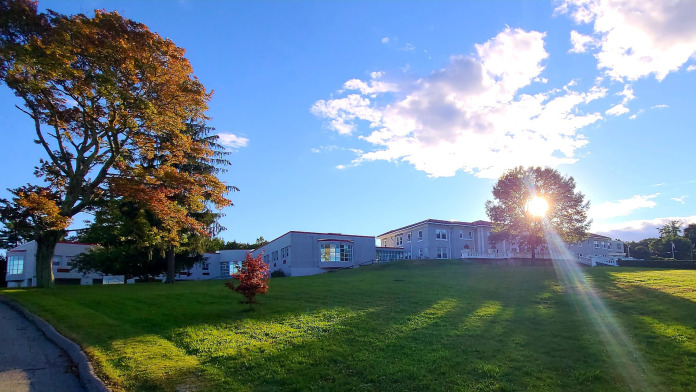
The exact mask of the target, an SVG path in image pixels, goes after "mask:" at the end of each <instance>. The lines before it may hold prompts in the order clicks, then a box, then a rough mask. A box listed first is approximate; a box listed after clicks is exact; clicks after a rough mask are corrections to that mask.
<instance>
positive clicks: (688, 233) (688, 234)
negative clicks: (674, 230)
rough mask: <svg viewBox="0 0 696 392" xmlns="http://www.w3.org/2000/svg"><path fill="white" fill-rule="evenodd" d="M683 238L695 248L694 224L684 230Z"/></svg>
mask: <svg viewBox="0 0 696 392" xmlns="http://www.w3.org/2000/svg"><path fill="white" fill-rule="evenodd" d="M684 237H685V238H687V239H688V240H689V241H691V244H693V246H694V247H696V223H692V224H690V225H688V226H686V228H685V229H684Z"/></svg>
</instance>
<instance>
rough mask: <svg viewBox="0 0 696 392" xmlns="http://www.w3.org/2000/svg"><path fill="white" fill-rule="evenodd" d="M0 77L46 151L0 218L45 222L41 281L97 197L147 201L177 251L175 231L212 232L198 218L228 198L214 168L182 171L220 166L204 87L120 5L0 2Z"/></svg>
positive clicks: (175, 52) (179, 53)
mask: <svg viewBox="0 0 696 392" xmlns="http://www.w3.org/2000/svg"><path fill="white" fill-rule="evenodd" d="M0 84H4V85H6V86H7V87H8V88H9V89H10V90H12V92H14V94H15V95H16V97H17V98H18V100H19V101H20V102H21V103H22V105H17V107H18V109H19V110H21V111H22V112H24V113H25V114H26V115H27V116H28V117H29V118H30V119H31V127H30V129H28V131H30V132H27V133H26V136H25V137H33V138H34V140H35V142H36V143H37V144H38V145H39V146H40V147H42V148H43V150H44V152H45V158H44V159H42V160H41V161H40V162H39V165H38V166H37V167H36V172H35V173H36V176H37V177H38V178H39V181H40V182H41V185H40V186H39V185H29V186H26V187H22V188H18V189H15V190H12V193H13V195H14V196H15V197H14V198H13V200H12V201H7V202H6V203H4V204H5V205H6V207H7V208H6V209H7V210H8V211H7V213H6V214H5V215H7V216H9V215H18V214H20V215H21V214H29V215H30V216H31V217H32V219H33V221H40V223H41V224H42V225H43V226H41V227H38V226H37V227H33V228H32V229H33V232H34V233H35V235H34V238H33V239H35V240H36V241H37V244H38V246H39V248H40V249H39V251H38V253H37V282H38V285H39V286H40V287H49V286H51V285H53V275H52V269H51V257H52V255H53V251H54V248H55V245H56V243H57V242H58V241H59V240H60V238H61V237H62V236H64V235H65V229H66V228H67V226H68V225H69V224H70V223H71V221H72V219H73V217H74V216H75V215H76V214H78V213H80V212H83V211H85V210H89V209H90V208H93V207H94V205H95V202H97V201H98V200H100V199H104V198H125V199H130V200H133V201H136V202H140V203H143V204H145V206H146V207H147V208H148V209H149V210H150V211H152V212H153V213H154V214H155V215H156V216H157V218H158V219H160V220H161V221H162V225H161V227H162V228H163V231H162V242H163V243H166V244H167V246H168V247H169V248H170V249H171V250H172V254H173V249H174V248H175V247H179V246H180V245H181V241H180V238H181V235H182V232H188V231H192V232H195V233H197V234H199V235H204V236H206V235H210V234H211V233H210V232H209V230H207V229H208V228H207V227H206V226H205V225H204V224H202V223H201V222H200V220H198V219H196V215H197V214H201V213H204V212H206V210H207V209H208V206H213V207H215V208H218V209H220V208H224V207H226V206H228V205H230V204H231V202H230V200H228V199H227V198H226V197H225V196H224V195H225V193H227V192H228V191H229V190H230V189H229V187H227V186H226V185H225V184H224V183H223V182H222V181H221V180H220V179H219V178H218V177H217V176H216V173H215V172H214V171H209V170H203V171H200V170H189V168H190V166H191V165H192V164H203V165H210V166H214V164H215V160H216V157H215V154H216V153H215V149H214V148H213V146H214V145H213V144H211V143H210V139H206V138H201V137H197V135H200V132H197V131H196V130H197V129H201V127H203V128H204V127H205V122H206V121H207V120H208V118H207V117H206V115H205V111H206V110H207V109H208V101H209V100H210V97H211V94H210V93H209V92H207V91H206V89H205V87H204V86H203V85H202V84H201V83H200V82H199V81H198V79H197V78H196V76H195V75H194V74H193V69H192V68H191V65H190V63H189V61H188V60H187V59H186V58H185V57H184V49H182V48H180V47H178V46H176V45H175V44H174V43H173V42H172V41H171V40H169V39H166V38H163V37H161V36H160V35H158V34H157V33H154V32H151V31H150V30H149V29H148V28H147V26H145V25H143V24H141V23H137V22H135V21H132V20H129V19H126V18H124V17H122V16H121V15H119V14H118V13H116V12H106V11H100V10H96V11H95V12H94V16H93V17H88V16H86V15H84V14H78V15H62V14H60V13H57V12H53V11H50V10H48V11H46V12H39V11H38V9H37V4H36V2H32V1H29V0H0ZM8 103H9V102H3V104H8ZM8 131H14V132H17V131H19V130H8ZM18 133H19V132H18ZM0 202H2V201H0ZM0 204H3V203H0ZM11 209H12V211H10V210H11ZM3 223H4V224H5V225H6V226H7V224H8V223H9V224H11V225H15V226H16V223H17V222H8V221H6V220H5V219H4V218H3ZM20 226H21V225H20Z"/></svg>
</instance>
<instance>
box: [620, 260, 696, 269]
mask: <svg viewBox="0 0 696 392" xmlns="http://www.w3.org/2000/svg"><path fill="white" fill-rule="evenodd" d="M619 267H645V268H676V269H696V261H694V260H621V259H619Z"/></svg>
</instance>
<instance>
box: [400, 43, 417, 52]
mask: <svg viewBox="0 0 696 392" xmlns="http://www.w3.org/2000/svg"><path fill="white" fill-rule="evenodd" d="M414 49H416V47H415V46H413V44H412V43H410V42H407V43H406V45H404V46H403V48H399V50H403V51H404V52H412V51H413V50H414Z"/></svg>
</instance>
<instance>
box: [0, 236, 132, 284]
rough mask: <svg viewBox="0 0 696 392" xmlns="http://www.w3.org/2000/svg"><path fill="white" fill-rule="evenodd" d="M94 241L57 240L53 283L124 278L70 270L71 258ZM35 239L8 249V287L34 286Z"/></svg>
mask: <svg viewBox="0 0 696 392" xmlns="http://www.w3.org/2000/svg"><path fill="white" fill-rule="evenodd" d="M94 246H95V245H94V244H81V243H75V242H59V243H58V244H57V245H56V250H55V252H54V254H53V260H52V261H51V263H52V264H53V276H54V277H55V282H56V284H83V285H89V284H100V283H110V282H112V281H120V282H123V276H120V277H119V276H106V277H105V276H104V275H103V274H98V273H90V274H82V273H79V272H77V271H73V270H72V267H71V264H72V259H73V258H74V257H76V256H77V255H79V254H80V253H82V252H86V251H87V250H89V249H90V248H92V247H94ZM36 248H37V246H36V241H31V242H27V243H26V244H24V245H20V246H18V247H16V248H14V249H12V250H10V251H8V252H7V275H6V280H7V287H33V286H36Z"/></svg>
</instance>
